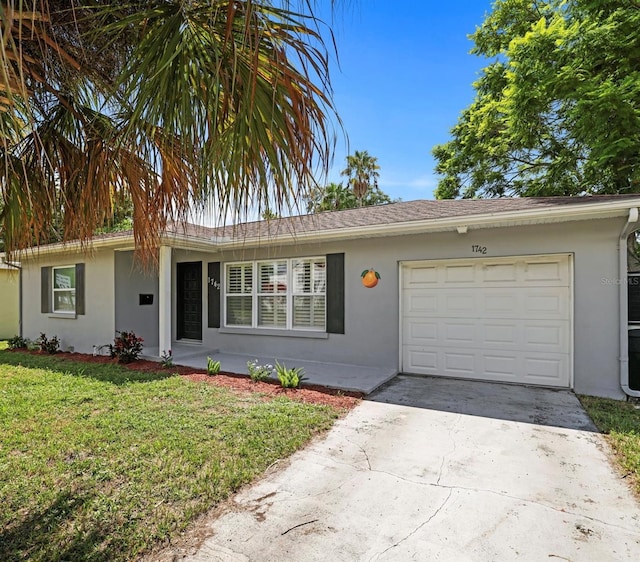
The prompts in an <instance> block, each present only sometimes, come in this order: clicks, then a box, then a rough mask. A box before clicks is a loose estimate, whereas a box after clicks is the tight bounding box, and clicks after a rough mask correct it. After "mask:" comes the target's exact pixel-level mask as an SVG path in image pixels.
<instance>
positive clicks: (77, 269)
mask: <svg viewBox="0 0 640 562" xmlns="http://www.w3.org/2000/svg"><path fill="white" fill-rule="evenodd" d="M84 281H85V267H84V264H83V263H77V264H75V265H64V266H55V267H52V266H45V267H41V268H40V312H42V313H43V314H49V313H52V312H53V313H57V314H60V315H61V316H65V317H67V318H69V317H74V316H81V315H83V314H84V313H85V302H84V301H85V298H84V285H85V283H84Z"/></svg>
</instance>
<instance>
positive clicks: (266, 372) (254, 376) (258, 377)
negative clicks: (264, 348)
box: [247, 359, 273, 382]
mask: <svg viewBox="0 0 640 562" xmlns="http://www.w3.org/2000/svg"><path fill="white" fill-rule="evenodd" d="M247 369H248V370H249V378H250V379H251V380H252V381H253V382H260V381H266V380H267V379H268V378H269V377H270V376H271V373H273V365H258V360H257V359H255V360H254V361H247Z"/></svg>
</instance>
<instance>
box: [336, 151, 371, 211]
mask: <svg viewBox="0 0 640 562" xmlns="http://www.w3.org/2000/svg"><path fill="white" fill-rule="evenodd" d="M379 169H380V166H378V159H377V158H376V157H375V156H371V155H370V154H369V153H368V152H367V151H366V150H364V151H359V150H356V151H355V152H354V153H353V154H350V155H349V156H347V167H346V168H345V169H344V170H342V172H340V175H342V176H346V177H347V178H348V182H349V185H350V186H351V189H352V190H353V193H354V195H355V196H356V200H357V202H358V207H362V204H363V200H364V196H365V195H366V193H367V191H368V190H370V189H373V188H377V187H378V178H379V177H380V173H379V172H378V170H379Z"/></svg>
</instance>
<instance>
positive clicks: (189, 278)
mask: <svg viewBox="0 0 640 562" xmlns="http://www.w3.org/2000/svg"><path fill="white" fill-rule="evenodd" d="M177 276H178V287H177V289H178V295H177V297H178V298H177V308H178V310H177V336H178V339H183V338H184V339H189V340H201V339H202V262H199V261H198V262H186V263H179V264H178V271H177Z"/></svg>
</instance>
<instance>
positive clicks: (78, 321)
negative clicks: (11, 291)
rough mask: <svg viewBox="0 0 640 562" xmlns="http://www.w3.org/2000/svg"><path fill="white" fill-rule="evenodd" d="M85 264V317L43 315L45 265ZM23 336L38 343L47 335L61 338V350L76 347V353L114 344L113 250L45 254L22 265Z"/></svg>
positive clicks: (26, 260) (24, 261) (88, 351)
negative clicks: (56, 254)
mask: <svg viewBox="0 0 640 562" xmlns="http://www.w3.org/2000/svg"><path fill="white" fill-rule="evenodd" d="M76 263H84V264H85V312H86V314H84V315H79V316H75V317H64V316H61V315H55V314H50V313H48V314H47V313H45V314H43V313H42V312H41V308H40V268H41V267H45V266H61V265H73V264H76ZM22 271H23V277H22V280H23V281H22V283H23V284H22V289H23V298H22V309H23V333H24V334H23V335H24V336H25V337H28V338H30V339H32V340H35V339H37V338H38V336H39V335H40V332H44V333H45V334H46V335H47V336H48V337H52V336H58V338H60V340H61V348H62V349H63V350H67V349H68V347H69V346H73V347H74V349H75V351H77V352H81V353H91V351H92V349H93V346H94V345H104V344H108V343H111V342H113V336H114V283H113V280H114V268H113V251H96V252H93V253H91V254H87V255H84V254H81V253H73V254H67V255H65V256H46V255H42V256H40V257H39V259H37V260H35V259H25V260H23V262H22Z"/></svg>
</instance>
